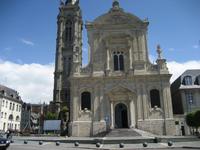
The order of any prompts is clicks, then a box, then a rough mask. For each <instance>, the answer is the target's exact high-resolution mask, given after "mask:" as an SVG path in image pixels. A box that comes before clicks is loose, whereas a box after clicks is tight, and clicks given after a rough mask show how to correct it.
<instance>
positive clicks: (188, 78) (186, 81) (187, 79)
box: [183, 76, 192, 85]
mask: <svg viewBox="0 0 200 150" xmlns="http://www.w3.org/2000/svg"><path fill="white" fill-rule="evenodd" d="M183 84H184V85H192V77H191V76H185V77H184V79H183Z"/></svg>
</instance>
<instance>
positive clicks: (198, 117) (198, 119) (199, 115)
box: [194, 110, 200, 129]
mask: <svg viewBox="0 0 200 150" xmlns="http://www.w3.org/2000/svg"><path fill="white" fill-rule="evenodd" d="M194 123H195V128H196V129H198V128H199V127H200V110H197V111H196V112H195V113H194Z"/></svg>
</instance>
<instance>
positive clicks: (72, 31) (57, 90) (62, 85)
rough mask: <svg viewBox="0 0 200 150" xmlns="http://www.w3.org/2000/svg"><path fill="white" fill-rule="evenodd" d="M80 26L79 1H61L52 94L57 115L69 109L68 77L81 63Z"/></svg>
mask: <svg viewBox="0 0 200 150" xmlns="http://www.w3.org/2000/svg"><path fill="white" fill-rule="evenodd" d="M82 24H83V23H82V15H81V10H80V7H79V1H78V0H67V1H63V0H62V1H61V3H60V8H59V14H58V17H57V40H56V58H55V73H54V94H53V106H54V111H55V112H58V113H59V112H60V110H61V109H62V107H63V106H67V107H68V108H69V107H70V82H69V76H70V73H71V71H72V70H74V69H75V70H78V67H79V66H81V62H82V57H81V56H82V51H81V50H82Z"/></svg>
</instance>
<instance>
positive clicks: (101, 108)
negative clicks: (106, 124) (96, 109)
mask: <svg viewBox="0 0 200 150" xmlns="http://www.w3.org/2000/svg"><path fill="white" fill-rule="evenodd" d="M103 99H104V92H103V87H101V88H100V97H99V103H100V121H104V102H103Z"/></svg>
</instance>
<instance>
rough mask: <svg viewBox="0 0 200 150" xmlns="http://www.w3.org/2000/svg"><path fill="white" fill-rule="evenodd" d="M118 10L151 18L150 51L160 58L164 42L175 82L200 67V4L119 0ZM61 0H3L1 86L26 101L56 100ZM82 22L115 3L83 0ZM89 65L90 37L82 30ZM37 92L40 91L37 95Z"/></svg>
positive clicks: (189, 0)
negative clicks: (56, 65)
mask: <svg viewBox="0 0 200 150" xmlns="http://www.w3.org/2000/svg"><path fill="white" fill-rule="evenodd" d="M119 1H120V6H121V7H122V8H123V9H124V10H125V11H126V12H130V13H133V14H135V15H136V16H138V17H139V18H141V19H145V18H148V20H149V22H150V24H149V30H148V48H149V54H150V58H151V60H155V59H156V45H157V44H160V45H161V47H162V49H163V52H164V54H163V55H164V57H165V58H166V59H167V61H168V67H169V71H170V73H172V74H173V76H172V79H171V82H172V81H173V80H174V79H175V78H177V77H178V76H179V75H180V74H181V73H183V72H184V71H185V70H186V69H200V9H199V6H200V0H119ZM59 3H60V2H59V0H0V74H1V77H0V84H4V85H6V86H8V87H11V88H14V89H16V90H17V91H18V92H19V93H20V95H21V96H22V98H23V100H24V101H26V102H35V103H38V102H43V101H45V102H49V101H50V100H52V96H53V72H54V61H55V50H56V32H57V23H56V22H57V15H58V7H59ZM80 6H81V9H82V14H83V21H84V23H85V22H86V20H87V21H92V20H94V19H95V18H96V17H98V16H99V15H102V14H103V13H106V12H108V11H109V9H110V8H111V6H112V0H80ZM83 49H84V51H83V60H84V62H83V63H84V64H86V63H87V34H86V30H85V29H84V32H83ZM34 91H40V92H39V93H38V92H37V93H38V94H35V92H34Z"/></svg>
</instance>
